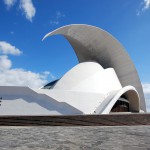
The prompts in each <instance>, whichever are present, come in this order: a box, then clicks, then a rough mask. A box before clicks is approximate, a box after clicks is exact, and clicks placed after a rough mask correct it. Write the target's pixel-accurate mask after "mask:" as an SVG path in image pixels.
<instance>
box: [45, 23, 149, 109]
mask: <svg viewBox="0 0 150 150" xmlns="http://www.w3.org/2000/svg"><path fill="white" fill-rule="evenodd" d="M56 34H61V35H63V36H64V37H65V38H66V39H67V40H68V41H69V42H70V44H71V45H72V47H73V48H74V50H75V53H76V55H77V57H78V60H79V62H87V61H96V62H98V63H99V64H100V65H102V66H103V68H104V69H106V68H110V67H112V68H114V69H115V71H116V73H117V76H118V78H119V80H120V82H121V85H122V86H123V87H125V86H128V85H132V86H134V87H135V88H136V90H137V91H138V93H139V95H140V108H141V109H142V110H144V111H146V106H145V98H144V94H143V89H142V86H141V82H140V79H139V76H138V74H137V71H136V69H135V66H134V64H133V63H132V61H131V59H130V57H129V55H128V54H127V52H126V51H125V50H124V48H123V46H122V45H121V44H120V43H119V42H118V41H117V40H116V39H115V38H114V37H113V36H112V35H110V34H109V33H108V32H106V31H104V30H102V29H100V28H97V27H94V26H89V25H82V24H76V25H68V26H64V27H61V28H58V29H56V30H54V31H53V32H50V33H48V34H47V35H46V36H45V37H44V38H43V39H45V38H46V37H48V36H51V35H56Z"/></svg>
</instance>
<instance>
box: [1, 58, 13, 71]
mask: <svg viewBox="0 0 150 150" xmlns="http://www.w3.org/2000/svg"><path fill="white" fill-rule="evenodd" d="M11 66H12V63H11V61H10V60H9V59H8V57H7V56H5V55H4V56H0V72H3V71H6V70H8V69H10V68H11Z"/></svg>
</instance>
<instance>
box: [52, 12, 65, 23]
mask: <svg viewBox="0 0 150 150" xmlns="http://www.w3.org/2000/svg"><path fill="white" fill-rule="evenodd" d="M64 17H65V14H63V13H61V12H60V11H57V12H56V15H55V17H53V19H52V20H51V21H50V24H52V25H57V24H59V23H60V21H61V19H62V18H64Z"/></svg>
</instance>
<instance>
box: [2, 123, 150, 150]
mask: <svg viewBox="0 0 150 150" xmlns="http://www.w3.org/2000/svg"><path fill="white" fill-rule="evenodd" d="M10 149H11V150H150V126H109V127H108V126H89V127H85V126H82V127H64V126H61V127H59V126H57V127H56V126H51V127H46V126H40V127H35V126H34V127H14V126H13V127H11V126H10V127H8V126H7V127H6V126H5V127H2V126H1V127H0V150H10Z"/></svg>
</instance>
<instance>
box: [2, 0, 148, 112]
mask: <svg viewBox="0 0 150 150" xmlns="http://www.w3.org/2000/svg"><path fill="white" fill-rule="evenodd" d="M0 20H1V23H0V78H1V81H0V85H21V86H22V85H23V86H29V87H33V88H37V87H40V86H42V85H43V84H45V83H47V82H48V81H52V80H54V79H57V78H59V77H61V76H62V75H63V74H64V73H65V72H66V71H68V70H69V69H70V68H72V67H73V66H75V65H76V64H77V63H78V61H77V58H76V56H75V53H74V51H73V49H72V47H71V46H70V45H69V43H68V42H67V41H66V40H65V39H64V38H63V37H61V36H54V37H50V38H48V39H46V40H45V41H43V42H42V38H43V36H44V35H45V34H46V33H48V32H50V31H52V30H54V29H56V28H58V27H61V26H64V25H68V24H89V25H94V26H97V27H100V28H102V29H104V30H106V31H108V32H109V33H111V34H112V35H113V36H114V37H116V38H117V39H118V40H119V41H120V42H121V43H122V44H123V46H124V47H125V49H126V50H127V52H128V53H129V55H130V57H131V59H132V60H133V62H134V64H135V66H136V68H137V71H138V73H139V76H140V79H141V82H142V85H143V88H144V93H145V97H146V102H147V107H148V109H149V108H150V69H149V68H150V67H149V66H150V58H149V57H150V0H126V1H125V0H92V1H91V0H74V1H73V0H72V1H71V0H1V1H0ZM149 110H150V109H149Z"/></svg>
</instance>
